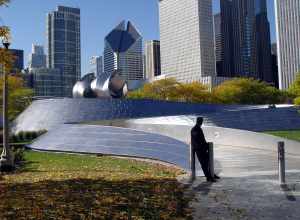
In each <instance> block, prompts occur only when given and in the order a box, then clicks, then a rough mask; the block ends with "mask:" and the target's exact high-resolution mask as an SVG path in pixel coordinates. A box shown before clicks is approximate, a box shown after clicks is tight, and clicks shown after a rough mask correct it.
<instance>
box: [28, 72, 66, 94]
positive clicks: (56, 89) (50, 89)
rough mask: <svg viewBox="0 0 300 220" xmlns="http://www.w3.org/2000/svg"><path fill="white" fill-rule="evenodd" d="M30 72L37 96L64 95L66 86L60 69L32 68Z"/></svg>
mask: <svg viewBox="0 0 300 220" xmlns="http://www.w3.org/2000/svg"><path fill="white" fill-rule="evenodd" d="M30 74H31V75H32V87H33V91H34V95H35V96H52V97H62V95H63V94H62V92H63V91H64V88H63V85H62V80H61V71H60V70H59V69H49V68H32V69H31V71H30Z"/></svg>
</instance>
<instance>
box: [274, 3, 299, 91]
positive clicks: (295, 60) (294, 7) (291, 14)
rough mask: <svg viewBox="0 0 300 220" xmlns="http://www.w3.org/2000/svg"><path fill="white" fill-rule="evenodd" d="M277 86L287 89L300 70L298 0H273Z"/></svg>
mask: <svg viewBox="0 0 300 220" xmlns="http://www.w3.org/2000/svg"><path fill="white" fill-rule="evenodd" d="M275 14H276V29H277V50H278V53H277V55H278V73H279V88H280V89H288V88H289V87H290V86H291V84H292V83H293V82H294V81H295V79H296V74H297V73H298V72H299V71H300V52H299V48H300V1H299V0H285V1H282V0H275Z"/></svg>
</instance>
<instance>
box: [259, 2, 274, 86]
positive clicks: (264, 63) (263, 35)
mask: <svg viewBox="0 0 300 220" xmlns="http://www.w3.org/2000/svg"><path fill="white" fill-rule="evenodd" d="M255 16H256V18H255V19H256V24H255V25H256V26H255V31H256V32H255V40H256V59H257V60H256V68H257V72H258V74H259V79H261V80H264V81H265V82H268V83H273V84H274V83H275V81H276V79H275V78H276V76H274V74H273V71H272V55H271V34H270V23H269V21H268V12H267V2H266V0H256V1H255Z"/></svg>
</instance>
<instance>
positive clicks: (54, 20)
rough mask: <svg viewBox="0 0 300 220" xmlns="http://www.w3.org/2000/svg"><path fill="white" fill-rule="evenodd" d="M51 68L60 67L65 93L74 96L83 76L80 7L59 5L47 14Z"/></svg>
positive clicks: (49, 62)
mask: <svg viewBox="0 0 300 220" xmlns="http://www.w3.org/2000/svg"><path fill="white" fill-rule="evenodd" d="M47 38H48V44H47V46H48V59H47V64H48V67H49V68H55V69H59V70H60V71H61V75H62V85H63V93H62V95H63V96H65V97H71V96H72V89H73V86H74V85H75V83H76V82H77V81H78V80H79V79H80V77H81V63H80V62H81V52H80V9H78V8H70V7H64V6H58V8H57V10H56V11H53V12H51V13H49V14H48V16H47Z"/></svg>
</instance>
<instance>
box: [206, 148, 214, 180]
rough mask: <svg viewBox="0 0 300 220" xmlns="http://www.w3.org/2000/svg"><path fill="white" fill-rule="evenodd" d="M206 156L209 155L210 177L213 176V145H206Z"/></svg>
mask: <svg viewBox="0 0 300 220" xmlns="http://www.w3.org/2000/svg"><path fill="white" fill-rule="evenodd" d="M208 154H209V172H210V175H211V176H212V177H214V176H215V164H214V144H213V143H211V142H210V143H208Z"/></svg>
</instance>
